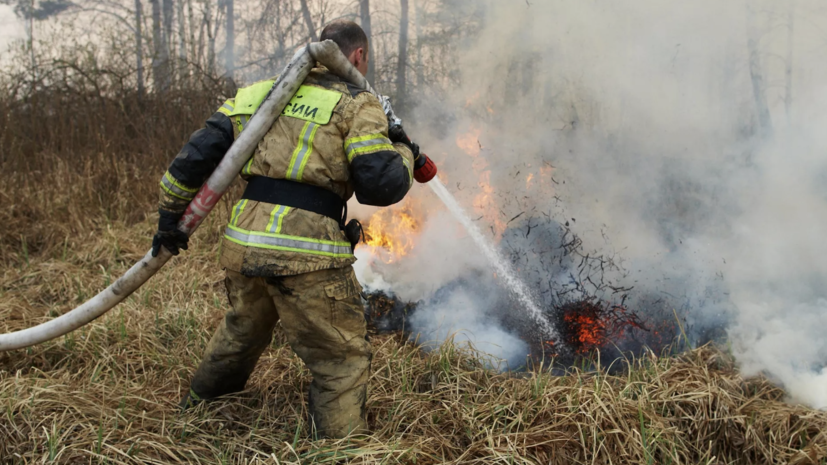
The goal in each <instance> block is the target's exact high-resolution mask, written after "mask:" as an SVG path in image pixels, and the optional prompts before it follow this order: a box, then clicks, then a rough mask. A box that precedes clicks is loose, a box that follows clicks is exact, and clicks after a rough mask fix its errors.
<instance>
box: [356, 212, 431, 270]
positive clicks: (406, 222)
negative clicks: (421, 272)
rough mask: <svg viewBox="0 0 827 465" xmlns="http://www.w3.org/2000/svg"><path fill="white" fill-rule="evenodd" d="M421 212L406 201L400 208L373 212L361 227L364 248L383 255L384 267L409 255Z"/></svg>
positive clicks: (380, 255)
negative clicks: (379, 250)
mask: <svg viewBox="0 0 827 465" xmlns="http://www.w3.org/2000/svg"><path fill="white" fill-rule="evenodd" d="M422 216H423V215H422V211H421V208H420V206H419V204H418V203H416V202H414V201H413V200H411V199H410V198H408V199H406V200H405V202H403V203H402V204H401V205H400V206H397V207H393V208H384V209H382V210H379V211H377V212H376V213H374V214H373V216H371V217H370V219H369V220H368V221H366V222H365V224H364V232H365V244H367V245H368V246H371V247H374V248H376V249H382V250H383V251H384V252H383V253H381V254H378V255H379V258H381V259H382V261H384V262H385V263H393V262H395V261H397V260H399V259H400V258H401V257H404V256H406V255H408V253H410V251H411V250H412V249H413V248H414V246H415V245H416V240H415V239H416V237H417V235H418V233H419V230H420V225H421V223H422V221H421V218H422Z"/></svg>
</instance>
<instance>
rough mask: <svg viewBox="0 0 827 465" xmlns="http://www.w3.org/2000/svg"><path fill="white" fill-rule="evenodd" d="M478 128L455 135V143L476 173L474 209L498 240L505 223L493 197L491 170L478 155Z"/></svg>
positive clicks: (480, 148)
mask: <svg viewBox="0 0 827 465" xmlns="http://www.w3.org/2000/svg"><path fill="white" fill-rule="evenodd" d="M480 134H482V130H481V129H480V128H471V129H470V130H469V131H468V132H466V133H465V134H460V135H459V136H457V139H456V144H457V147H459V148H460V149H461V150H462V151H463V152H465V153H466V154H467V155H468V156H470V157H471V158H472V159H473V160H472V162H471V167H472V168H473V169H474V173H475V174H476V175H477V178H478V179H479V181H478V182H477V186H479V189H480V192H479V193H478V194H477V195H476V197H474V202H473V205H474V211H475V212H476V213H477V214H478V215H481V216H482V217H483V218H484V219H485V220H486V222H487V223H488V224H490V225H491V227H492V231H493V233H494V236H495V239H496V240H499V239H500V238H501V237H502V235H503V232H505V223H504V222H503V221H502V220H501V219H500V215H499V211H500V210H499V207H498V205H497V202H496V200H495V199H494V188H493V187H491V170H490V169H489V167H488V160H486V159H485V158H484V157H481V156H480V153H481V152H482V149H483V147H482V143H480V139H479V138H480Z"/></svg>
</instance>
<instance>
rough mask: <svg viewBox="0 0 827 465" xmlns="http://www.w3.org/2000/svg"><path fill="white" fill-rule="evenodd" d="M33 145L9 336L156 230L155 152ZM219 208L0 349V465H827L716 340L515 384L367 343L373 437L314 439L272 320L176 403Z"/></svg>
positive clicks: (9, 202)
mask: <svg viewBox="0 0 827 465" xmlns="http://www.w3.org/2000/svg"><path fill="white" fill-rule="evenodd" d="M40 156H41V157H42V158H45V159H46V160H47V162H44V163H42V164H41V166H43V167H44V168H42V169H40V170H37V171H35V170H31V169H30V170H26V171H24V170H22V169H8V166H7V169H3V170H2V174H0V179H2V182H1V183H0V199H1V200H2V202H0V224H2V228H0V260H1V261H2V272H0V330H2V331H4V332H5V331H10V330H16V329H21V328H24V327H28V326H31V325H33V324H36V323H39V322H42V321H45V320H46V319H48V318H50V317H52V316H54V315H57V314H60V313H62V312H64V311H66V310H68V309H70V308H73V307H74V306H75V305H77V304H80V303H82V302H83V301H85V300H86V299H87V298H88V297H90V296H91V295H93V294H94V293H96V292H98V291H99V290H100V289H102V288H103V287H104V286H105V285H107V284H108V283H109V282H111V280H112V279H114V278H115V277H117V276H118V275H120V274H121V273H122V272H123V271H124V270H126V268H127V267H128V266H130V265H131V264H132V263H133V262H134V261H135V260H137V259H138V258H139V257H140V256H141V255H143V254H144V253H145V251H146V250H147V249H148V248H149V245H150V237H151V235H152V233H153V231H154V222H153V216H152V215H151V214H150V217H149V218H148V219H146V218H145V215H146V214H147V213H148V212H151V211H152V209H153V201H154V200H153V199H154V197H155V192H156V187H155V186H156V182H157V179H158V177H159V176H160V175H161V173H162V172H163V163H164V162H165V160H164V157H156V159H152V160H155V161H147V162H142V163H136V162H134V161H132V162H130V161H128V159H126V158H121V157H119V156H118V155H117V154H113V153H106V152H93V153H92V154H90V155H89V156H87V157H86V158H84V159H83V160H85V161H83V162H77V161H67V160H69V159H66V158H60V157H57V156H55V157H52V158H49V157H47V156H46V155H42V154H41V155H40ZM170 156H171V155H170ZM48 160H51V162H48ZM61 160H62V161H61ZM222 220H223V215H222V214H218V215H213V216H212V218H211V219H210V220H208V221H207V222H206V223H205V225H204V226H202V229H201V230H199V231H198V233H197V234H196V235H195V237H194V239H193V241H192V243H191V244H192V246H191V250H190V251H189V252H188V253H186V254H185V256H184V257H179V258H176V259H174V260H173V261H172V262H171V263H170V264H169V265H167V267H166V268H164V269H163V270H162V271H161V272H160V274H159V275H158V276H155V277H154V278H153V279H152V280H151V281H150V282H149V283H148V284H147V285H146V286H144V287H143V288H142V289H140V290H139V291H138V292H136V293H135V294H134V295H132V296H130V297H129V298H128V299H127V300H126V301H125V302H124V303H123V304H121V305H120V306H119V307H117V308H116V309H114V310H113V311H111V312H110V313H109V314H108V315H106V316H105V317H103V318H101V319H99V320H98V321H96V322H94V323H93V324H90V325H88V326H86V327H84V328H83V329H81V330H79V331H76V332H75V333H72V334H70V335H68V336H66V337H63V338H60V339H57V340H54V341H51V342H49V343H46V344H43V345H40V346H37V347H32V348H30V349H27V350H18V351H13V352H8V353H0V463H10V464H17V463H20V464H23V463H94V464H97V463H107V464H119V463H152V464H160V463H204V464H216V463H220V464H224V463H234V464H235V463H285V464H286V463H346V462H352V463H377V464H378V463H417V464H432V463H457V464H459V463H503V464H514V463H530V464H581V463H582V464H586V463H589V464H592V463H599V464H605V463H613V464H767V463H777V464H781V463H789V464H817V463H821V464H824V463H827V459H825V457H827V413H825V412H818V411H814V410H811V409H808V408H805V407H800V406H792V405H788V404H785V403H784V402H783V398H784V392H783V391H782V390H780V389H778V388H776V387H774V386H772V385H771V384H770V383H768V382H767V381H766V380H763V379H750V380H745V379H743V378H742V377H741V376H740V375H739V374H738V372H737V370H736V369H735V367H734V364H733V361H732V360H731V359H729V358H728V357H727V356H726V355H725V354H723V353H721V352H719V351H717V350H715V349H713V348H709V347H704V348H699V349H697V350H694V351H691V352H688V353H685V354H683V355H680V356H676V357H671V358H660V359H658V358H655V357H646V358H644V359H641V360H638V361H636V362H635V364H634V369H632V370H630V371H629V372H628V373H627V374H625V375H622V376H608V375H604V374H600V373H583V372H578V371H572V373H571V374H570V375H569V376H565V377H553V376H550V375H548V374H544V373H531V374H528V375H526V376H519V377H518V376H509V375H504V374H497V373H494V372H491V371H488V370H486V369H484V368H483V367H482V366H480V364H479V362H477V361H475V359H474V358H473V357H472V356H471V355H470V354H468V353H465V352H462V351H459V350H456V349H455V348H453V347H451V346H445V347H444V348H443V349H442V350H440V351H437V352H432V353H424V352H422V351H421V350H419V349H418V348H417V347H415V346H413V345H411V344H407V343H405V342H404V341H403V340H401V338H400V337H398V336H382V337H374V338H373V340H372V342H373V346H374V349H375V352H376V354H375V358H374V361H373V375H372V378H371V381H370V383H371V384H370V395H369V399H368V411H369V417H370V422H371V424H372V425H373V428H374V431H375V432H374V434H373V435H371V436H368V437H360V438H348V439H344V440H340V441H332V440H317V441H313V440H310V439H309V438H308V427H307V424H306V421H305V418H306V407H307V402H306V398H305V391H306V387H307V384H308V382H309V376H308V372H307V371H306V370H305V369H304V368H303V367H302V364H301V363H300V361H299V360H298V359H297V358H296V357H295V356H294V355H293V354H292V353H291V351H290V350H289V348H288V347H286V346H285V343H284V339H283V337H282V336H281V334H280V333H278V332H277V333H276V337H275V338H274V340H273V343H272V345H271V347H270V349H269V350H268V351H267V352H266V353H265V354H264V356H263V357H262V359H261V362H260V364H259V366H258V369H257V371H256V372H255V374H254V377H253V378H252V380H251V382H250V383H249V385H248V389H247V390H246V391H245V392H243V393H241V394H239V395H237V396H235V397H234V398H231V399H226V400H222V401H218V402H214V403H211V404H207V405H202V406H199V407H198V408H196V409H194V410H192V411H188V412H186V413H184V414H181V413H179V412H178V411H177V410H176V403H177V402H178V400H179V399H180V398H181V396H182V394H183V392H184V391H185V389H186V386H187V383H188V380H189V378H190V375H191V373H192V372H193V370H194V369H195V367H196V364H197V363H198V361H199V359H200V356H201V353H202V351H203V349H204V347H205V345H206V342H207V340H208V338H209V336H210V335H211V333H212V331H213V329H214V327H215V326H216V324H217V322H218V321H219V319H220V318H221V317H222V314H223V311H224V309H225V308H226V306H227V302H226V297H225V294H224V289H223V277H222V271H221V270H220V269H219V268H218V266H217V257H218V241H217V239H218V237H219V234H220V231H221V230H222V226H223V224H222Z"/></svg>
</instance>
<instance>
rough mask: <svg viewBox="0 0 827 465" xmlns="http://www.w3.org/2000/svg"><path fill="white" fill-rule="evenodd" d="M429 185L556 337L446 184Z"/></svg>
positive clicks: (516, 294) (510, 287)
mask: <svg viewBox="0 0 827 465" xmlns="http://www.w3.org/2000/svg"><path fill="white" fill-rule="evenodd" d="M428 185H429V186H431V189H432V190H433V191H434V193H435V194H436V195H437V197H439V198H440V200H442V202H443V203H445V206H446V207H448V210H449V211H450V212H451V214H453V215H454V217H455V218H456V219H457V221H459V222H460V223H461V224H462V226H463V227H465V230H466V231H468V235H469V236H471V239H473V240H474V242H476V243H477V246H478V247H479V248H480V249H481V250H482V252H483V254H485V257H486V258H487V259H488V261H489V262H491V265H492V266H493V267H494V269H495V270H496V271H497V276H498V277H500V278H501V279H502V280H503V282H504V283H505V286H506V288H508V290H509V291H510V292H511V293H512V294H514V297H516V298H517V300H518V301H519V302H520V303H521V304H523V306H524V307H525V308H526V310H528V311H529V313H530V314H531V317H532V318H533V319H534V320H535V321H536V322H537V324H538V325H540V328H541V329H542V330H543V333H544V335H545V336H547V337H549V338H552V337H554V336H556V334H557V333H556V331H555V330H554V328H552V327H551V325H550V324H549V322H548V320H546V319H545V318H544V317H543V312H542V311H541V310H540V307H539V306H538V305H537V304H535V303H534V300H533V299H532V298H531V294H530V293H529V292H528V289H527V288H526V286H525V284H523V282H522V281H521V280H520V278H518V277H517V274H516V273H514V270H513V269H512V268H511V264H510V263H508V262H507V261H506V260H505V259H503V257H502V256H501V255H500V253H499V252H498V251H497V249H496V248H495V247H494V244H492V243H491V242H490V241H488V240H487V239H486V238H485V236H484V235H483V234H482V232H480V230H479V229H478V228H477V225H475V224H474V222H473V221H471V218H469V217H468V215H466V214H465V210H463V209H462V207H461V206H460V205H459V203H457V200H456V199H455V198H454V196H453V195H452V194H451V193H450V192H448V189H447V188H446V187H445V185H444V184H442V181H441V180H440V179H439V177H435V178H434V179H432V180H431V181H430V182H429V183H428Z"/></svg>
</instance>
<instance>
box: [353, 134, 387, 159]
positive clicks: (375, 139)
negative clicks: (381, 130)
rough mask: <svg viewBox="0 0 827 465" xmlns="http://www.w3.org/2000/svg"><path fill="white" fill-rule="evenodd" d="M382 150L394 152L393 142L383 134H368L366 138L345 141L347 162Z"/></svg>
mask: <svg viewBox="0 0 827 465" xmlns="http://www.w3.org/2000/svg"><path fill="white" fill-rule="evenodd" d="M382 150H393V144H392V143H391V141H390V140H389V139H388V138H387V137H385V136H383V135H382V134H368V135H366V136H360V137H352V138H350V139H347V140H345V153H347V161H349V162H350V161H353V157H355V156H357V155H363V154H366V153H371V152H379V151H382Z"/></svg>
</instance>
